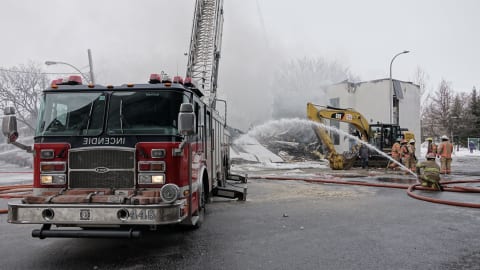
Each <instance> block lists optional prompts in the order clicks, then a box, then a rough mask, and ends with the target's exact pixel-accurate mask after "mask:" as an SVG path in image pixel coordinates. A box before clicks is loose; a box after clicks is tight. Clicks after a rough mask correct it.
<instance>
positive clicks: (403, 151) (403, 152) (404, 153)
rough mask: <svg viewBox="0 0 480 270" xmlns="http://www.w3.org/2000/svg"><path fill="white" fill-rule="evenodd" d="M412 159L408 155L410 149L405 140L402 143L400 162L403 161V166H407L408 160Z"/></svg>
mask: <svg viewBox="0 0 480 270" xmlns="http://www.w3.org/2000/svg"><path fill="white" fill-rule="evenodd" d="M408 157H410V156H409V155H408V148H407V140H405V139H403V140H402V141H401V142H400V160H401V161H402V164H404V165H405V164H406V161H407V160H406V159H407V158H408Z"/></svg>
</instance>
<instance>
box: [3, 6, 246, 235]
mask: <svg viewBox="0 0 480 270" xmlns="http://www.w3.org/2000/svg"><path fill="white" fill-rule="evenodd" d="M201 2H216V4H217V6H211V7H210V8H213V9H214V10H215V11H216V14H217V15H218V16H221V15H222V14H223V12H222V9H221V4H222V2H221V1H211V0H210V1H197V7H196V12H197V13H196V16H195V20H194V31H193V32H192V36H194V35H195V36H196V37H195V38H192V43H195V42H200V41H198V40H202V42H204V41H205V39H202V37H201V36H198V33H199V32H202V31H200V30H198V29H197V28H198V27H201V25H203V24H204V20H206V18H208V19H211V16H207V17H205V18H202V14H203V13H204V12H208V11H205V6H203V7H204V8H203V9H202V8H201V7H202V6H201V5H200V4H202V3H201ZM210 14H211V13H210ZM216 21H217V22H222V21H223V20H216ZM218 27H219V26H218V25H217V27H216V28H215V29H211V31H213V32H216V33H218V34H220V33H221V29H220V31H218ZM204 30H205V29H203V32H205V31H204ZM214 41H215V39H213V40H210V41H209V42H214ZM190 47H191V51H190V55H189V59H190V60H189V65H188V67H187V75H190V76H191V77H186V78H185V79H183V78H181V77H179V76H175V77H174V78H173V80H172V79H170V78H169V77H168V76H167V75H166V74H152V75H151V76H150V79H149V83H145V84H125V85H120V86H112V85H107V86H102V85H94V84H82V80H81V77H80V76H70V77H69V78H68V79H67V80H54V81H53V82H52V84H51V86H50V88H48V89H46V90H44V91H43V95H42V98H41V106H40V111H39V117H38V124H37V127H36V133H35V137H34V146H33V149H31V147H28V146H25V145H23V144H20V143H19V142H17V138H18V132H17V122H16V118H15V116H14V109H13V108H8V109H7V110H5V113H4V114H5V116H4V119H3V124H2V131H3V133H4V135H6V136H7V141H8V142H10V143H12V144H14V145H17V146H19V147H21V148H23V149H25V150H27V151H31V152H33V156H34V174H33V177H34V179H33V194H32V195H31V196H26V197H25V198H23V200H22V201H21V202H18V203H10V204H9V206H8V221H9V222H10V223H19V224H42V227H41V229H36V230H34V231H32V236H33V237H39V238H41V239H43V238H46V237H128V238H133V237H139V236H140V235H141V231H142V229H144V228H150V229H155V228H156V226H158V225H163V224H184V225H187V226H191V227H193V228H198V227H199V226H200V224H201V222H202V219H203V216H204V209H205V204H206V203H207V202H208V201H209V200H210V198H211V196H222V197H227V198H237V199H239V200H245V199H246V187H243V188H236V187H231V186H229V185H228V183H229V181H228V180H233V181H236V182H243V183H246V178H245V177H241V176H235V175H231V174H230V171H229V159H230V157H229V140H230V136H229V134H228V131H227V129H226V123H225V119H224V118H223V117H221V116H220V115H219V113H218V112H217V111H216V110H215V102H216V101H217V99H216V97H215V92H216V91H215V90H216V77H217V76H216V74H217V70H218V69H217V67H218V58H219V48H220V46H213V47H214V48H216V50H214V51H212V52H210V53H208V55H211V58H212V59H214V60H215V61H208V62H209V63H215V65H214V67H210V72H209V73H207V76H208V77H207V78H203V79H202V78H199V79H200V81H201V82H202V85H200V86H197V85H196V84H195V83H194V80H193V79H192V77H195V76H196V75H198V74H200V75H202V76H205V72H203V73H196V72H195V70H198V68H196V66H197V65H201V60H202V59H205V57H203V58H201V57H200V56H201V55H199V54H205V53H206V52H205V50H202V51H201V52H199V48H202V46H201V44H196V45H195V44H193V45H191V46H190ZM208 55H207V56H208ZM205 82H208V84H206V83H205ZM206 93H208V95H206ZM225 111H226V110H225ZM236 186H237V185H236ZM245 186H246V185H245ZM52 225H55V226H56V227H57V228H52Z"/></svg>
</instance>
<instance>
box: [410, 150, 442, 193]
mask: <svg viewBox="0 0 480 270" xmlns="http://www.w3.org/2000/svg"><path fill="white" fill-rule="evenodd" d="M416 167H417V168H416V171H417V175H418V180H419V181H420V183H422V186H424V187H433V188H434V189H436V190H438V191H443V187H442V186H441V185H440V166H438V164H437V162H436V161H435V154H434V153H429V154H428V155H427V160H426V161H422V162H418V163H417V166H416Z"/></svg>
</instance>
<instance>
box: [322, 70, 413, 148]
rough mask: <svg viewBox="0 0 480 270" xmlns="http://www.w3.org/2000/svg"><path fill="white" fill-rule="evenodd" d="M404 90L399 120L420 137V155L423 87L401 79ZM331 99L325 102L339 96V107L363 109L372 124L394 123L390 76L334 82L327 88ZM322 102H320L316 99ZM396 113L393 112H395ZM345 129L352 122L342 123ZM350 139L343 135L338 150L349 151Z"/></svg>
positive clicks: (328, 96) (404, 126)
mask: <svg viewBox="0 0 480 270" xmlns="http://www.w3.org/2000/svg"><path fill="white" fill-rule="evenodd" d="M399 82H400V85H401V89H402V92H403V98H402V99H400V100H399V124H400V127H402V128H408V129H409V130H410V131H413V133H414V134H415V138H416V144H415V145H416V147H417V156H419V155H420V143H421V141H420V88H419V86H418V85H415V84H413V83H411V82H403V81H399ZM326 94H327V98H328V100H327V101H326V102H325V104H320V105H331V104H330V103H329V101H330V100H331V99H335V98H338V103H339V105H338V107H340V108H353V109H355V110H356V111H358V112H360V113H361V114H362V115H363V116H364V117H365V118H366V119H367V120H368V122H369V123H371V124H375V123H377V122H380V123H391V121H390V107H391V106H392V105H391V103H390V80H389V79H381V80H375V81H367V82H359V83H351V82H341V83H338V84H335V85H332V86H330V87H329V88H328V89H327V91H326ZM314 103H316V104H319V103H318V102H314ZM392 113H393V112H392ZM340 127H341V129H342V130H344V131H348V125H347V124H345V123H342V124H340ZM349 147H350V140H349V139H348V138H346V137H345V136H340V145H338V147H337V151H339V152H343V151H348V150H349Z"/></svg>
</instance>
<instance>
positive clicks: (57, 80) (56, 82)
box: [50, 78, 63, 86]
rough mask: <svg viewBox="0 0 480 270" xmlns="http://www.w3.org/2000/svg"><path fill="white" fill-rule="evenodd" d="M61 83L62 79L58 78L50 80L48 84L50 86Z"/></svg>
mask: <svg viewBox="0 0 480 270" xmlns="http://www.w3.org/2000/svg"><path fill="white" fill-rule="evenodd" d="M62 83H63V79H62V78H58V79H55V80H52V83H51V84H50V85H51V86H57V85H59V84H62Z"/></svg>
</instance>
